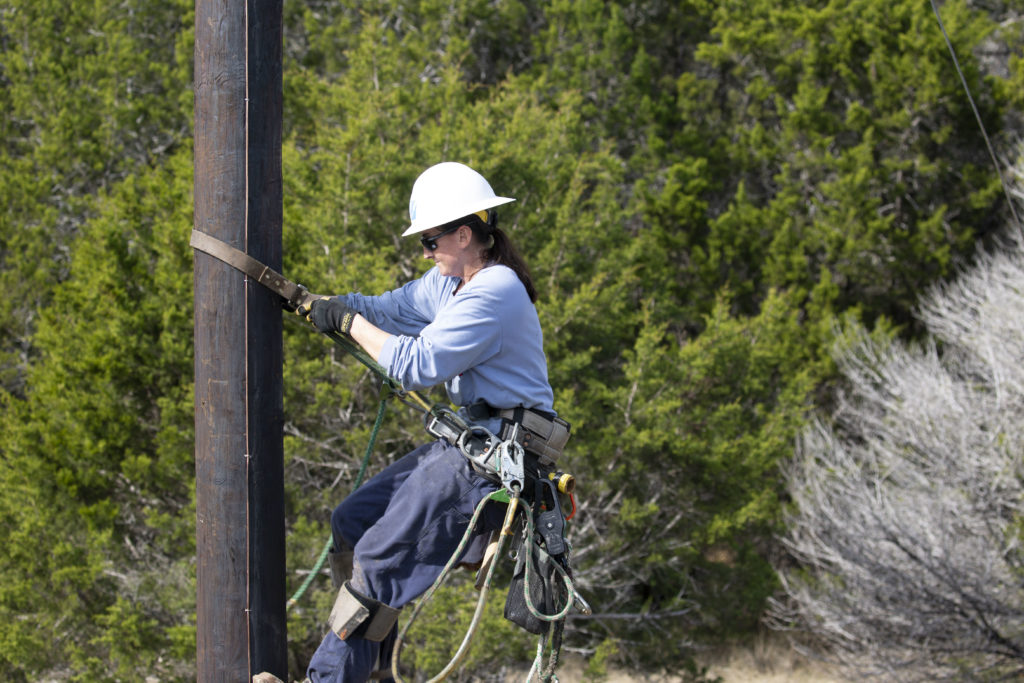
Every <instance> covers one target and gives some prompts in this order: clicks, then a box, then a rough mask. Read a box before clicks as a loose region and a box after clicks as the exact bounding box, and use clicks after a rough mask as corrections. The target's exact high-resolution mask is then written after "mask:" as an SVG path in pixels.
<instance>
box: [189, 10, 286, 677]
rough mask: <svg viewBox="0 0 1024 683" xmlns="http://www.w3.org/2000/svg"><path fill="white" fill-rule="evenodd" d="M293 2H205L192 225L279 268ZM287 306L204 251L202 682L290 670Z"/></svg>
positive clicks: (200, 286)
mask: <svg viewBox="0 0 1024 683" xmlns="http://www.w3.org/2000/svg"><path fill="white" fill-rule="evenodd" d="M281 6H282V0H242V1H241V2H239V1H237V0H236V1H234V2H231V1H229V0H196V19H195V26H196V37H195V228H196V229H197V230H199V231H202V232H205V233H207V234H208V235H211V236H213V237H216V238H217V239H220V240H222V241H224V242H227V243H228V244H230V245H231V246H234V247H235V248H237V249H240V250H242V251H244V252H246V253H248V254H250V255H251V256H253V257H254V258H256V259H258V260H260V261H262V262H263V263H266V264H267V265H269V266H271V267H272V268H274V269H276V270H278V271H280V269H281V213H282V209H281V204H282V189H281V100H282V94H281V90H282V87H281V40H282V38H281V35H282V34H281ZM281 335H282V319H281V305H280V302H279V300H278V299H277V297H276V296H275V295H273V294H272V293H270V292H269V291H267V290H265V289H264V288H263V287H262V286H260V285H259V284H257V283H255V282H252V281H251V280H248V279H247V278H246V277H245V276H244V275H242V274H241V273H240V272H238V271H236V270H234V269H233V268H231V267H230V266H228V265H226V264H224V263H222V262H220V261H218V260H217V259H215V258H213V257H211V256H208V255H206V254H204V253H201V252H198V251H197V252H196V253H195V404H196V422H195V427H196V556H197V557H196V561H197V567H196V572H197V581H198V589H197V595H196V620H197V624H196V627H197V636H196V644H197V670H198V681H200V683H212V682H215V681H216V682H220V681H225V682H230V683H239V682H240V681H249V680H251V678H252V676H253V675H254V674H255V673H259V672H261V671H269V672H271V673H273V674H275V675H277V676H278V677H279V678H281V679H284V680H286V679H287V668H288V666H287V637H286V631H285V570H284V567H285V549H284V484H283V468H284V465H283V422H284V418H283V399H282V395H283V391H282V341H281Z"/></svg>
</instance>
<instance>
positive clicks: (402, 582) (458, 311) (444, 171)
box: [300, 162, 568, 683]
mask: <svg viewBox="0 0 1024 683" xmlns="http://www.w3.org/2000/svg"><path fill="white" fill-rule="evenodd" d="M511 201H514V199H511V198H508V197H499V196H497V195H495V193H494V191H493V190H492V188H491V186H490V184H489V183H488V182H487V181H486V180H485V179H484V177H483V176H481V175H480V174H479V173H477V172H476V171H474V170H473V169H471V168H469V167H468V166H465V165H463V164H459V163H453V162H445V163H440V164H437V165H435V166H432V167H430V168H428V169H427V170H426V171H424V172H423V173H422V174H421V175H420V176H419V178H418V179H417V180H416V182H415V184H414V185H413V188H412V194H411V197H410V199H409V218H410V220H411V225H410V226H409V227H408V229H407V230H406V231H405V232H404V233H403V236H407V235H419V238H420V244H421V246H422V249H423V257H424V258H427V259H430V260H432V261H433V262H434V266H433V267H432V268H431V269H430V270H429V271H428V272H427V273H426V274H425V275H423V276H422V277H421V278H419V279H417V280H414V281H412V282H409V283H408V284H406V285H404V286H403V287H400V288H398V289H396V290H393V291H390V292H387V293H385V294H382V295H380V296H364V295H362V294H358V293H351V294H347V295H342V296H336V297H332V298H321V299H317V300H315V301H313V302H312V305H311V306H309V307H308V308H305V309H303V310H301V311H300V312H302V313H308V316H309V319H310V321H311V322H312V323H313V324H314V325H315V326H316V327H317V329H319V330H320V331H322V332H341V333H344V334H347V335H350V336H351V337H352V338H353V339H354V340H355V341H356V342H358V343H359V344H360V345H361V346H362V347H363V348H364V349H365V350H366V351H367V352H368V353H369V354H370V355H371V356H372V357H373V358H374V359H375V360H376V361H377V362H378V363H380V365H381V366H383V367H384V368H385V369H386V370H387V373H388V374H389V375H390V376H391V377H393V378H395V379H396V380H398V381H399V382H400V383H401V385H402V386H403V387H404V388H406V389H409V390H418V389H423V388H427V387H431V386H434V385H436V384H440V383H442V382H443V383H444V384H445V387H446V389H447V392H448V397H449V398H450V400H451V402H452V404H454V405H456V406H459V410H458V415H459V416H460V417H462V418H463V420H465V421H466V422H469V423H473V424H476V425H480V426H482V427H484V428H486V429H487V430H489V431H490V432H492V433H493V434H495V435H501V438H507V435H508V434H509V432H510V430H512V429H515V430H516V433H517V434H520V436H521V432H520V431H519V430H520V429H521V428H522V425H523V423H529V424H531V425H534V426H536V425H538V424H540V425H542V427H543V426H544V425H550V426H551V427H552V428H551V429H544V428H542V429H540V430H534V431H535V432H537V431H539V432H544V433H543V434H539V435H538V434H536V433H534V434H530V435H529V436H533V437H534V439H533V441H532V442H529V445H528V446H527V448H528V449H530V450H532V451H534V452H536V453H539V454H540V455H542V456H543V455H557V452H558V451H560V450H561V448H562V446H564V444H565V441H566V440H567V439H568V426H567V425H566V424H565V423H564V422H562V421H561V420H558V419H557V418H556V415H555V412H554V408H553V405H552V403H553V394H552V390H551V386H550V385H549V383H548V373H547V362H546V360H545V357H544V350H543V340H542V334H541V328H540V321H539V319H538V316H537V310H536V308H535V306H534V302H535V301H536V299H537V294H536V291H535V289H534V287H533V283H532V282H531V280H530V275H529V271H528V269H527V267H526V264H525V263H524V262H523V260H522V258H521V257H520V256H519V254H518V253H517V251H516V250H515V248H514V247H513V245H512V243H511V242H510V241H509V238H508V236H507V235H506V234H505V233H504V232H503V231H502V230H500V229H499V228H498V227H497V213H496V212H495V208H496V207H498V206H501V205H503V204H506V203H508V202H511ZM522 431H523V432H525V431H526V430H525V429H523V430H522ZM529 436H528V441H529ZM496 487H497V484H496V483H495V481H494V480H493V478H489V477H487V476H485V475H484V474H481V473H480V471H479V468H475V467H474V466H473V464H472V463H471V462H470V461H469V460H468V459H467V457H466V456H465V455H463V452H462V451H460V450H459V448H457V447H455V446H454V445H452V444H451V443H449V442H448V441H445V440H443V439H437V440H435V441H432V442H430V443H427V444H424V445H422V446H420V447H419V448H417V449H415V450H413V451H412V452H411V453H409V454H407V455H406V456H404V457H403V458H401V459H399V460H398V461H396V462H395V463H394V464H392V465H390V466H389V467H387V468H386V469H384V470H383V471H382V472H381V473H379V474H378V475H376V476H375V477H373V478H372V479H370V480H369V481H368V482H366V483H365V484H364V485H363V486H361V487H360V488H359V489H357V490H356V491H355V492H354V493H353V494H352V495H350V496H349V497H348V498H346V499H345V500H344V501H342V503H341V504H340V505H339V506H338V507H337V508H336V509H335V510H334V513H333V514H332V516H331V531H332V537H333V548H332V552H331V555H330V560H331V571H332V576H334V578H335V582H336V584H337V585H339V593H338V598H337V600H336V602H335V606H334V609H333V610H332V613H331V617H330V619H329V622H330V631H329V632H328V633H327V634H326V636H325V637H324V639H323V641H322V642H321V644H320V647H319V648H318V649H317V651H316V652H315V653H314V655H313V658H312V659H311V661H310V663H309V667H308V671H307V675H308V677H309V680H310V681H312V683H328V682H331V683H335V682H338V683H340V682H342V681H344V682H346V683H349V682H353V681H366V680H369V679H370V677H371V675H373V673H374V671H375V669H387V668H388V662H389V661H390V648H391V646H392V645H393V643H394V638H395V634H396V628H395V623H396V621H397V619H398V614H399V611H400V610H401V609H402V608H403V607H404V606H405V605H406V604H408V603H409V602H411V601H412V600H414V599H415V598H416V597H418V596H419V595H421V594H422V593H424V591H426V590H427V589H428V588H429V587H430V586H431V584H432V583H433V582H434V580H435V579H436V578H437V577H438V576H439V574H440V573H441V571H442V569H443V568H444V566H445V564H446V563H447V562H448V560H449V558H450V557H451V555H452V554H453V553H454V552H455V550H456V549H457V547H458V545H459V543H460V540H461V539H462V538H463V535H464V533H465V531H466V528H467V525H468V523H469V519H470V517H471V516H472V514H473V512H474V510H475V508H476V506H477V504H478V503H479V502H480V501H481V500H483V498H484V497H485V496H487V495H489V494H490V493H491V492H493V491H494V490H495V489H496ZM503 514H504V512H503V510H500V509H495V510H492V511H490V514H485V515H484V516H483V518H482V519H481V522H480V523H479V524H478V526H479V529H477V530H476V531H479V532H480V533H483V532H487V531H491V530H494V529H497V528H498V527H500V525H501V521H502V517H503ZM475 545H476V546H477V547H478V546H479V544H475ZM471 554H473V549H472V548H471V549H470V550H469V551H467V552H466V556H465V557H464V558H463V560H464V561H472V560H473V559H474V558H471V557H469V555H471ZM378 676H381V675H380V674H378ZM381 677H382V678H384V679H385V680H386V679H388V678H390V675H389V674H386V673H385V674H383V676H381Z"/></svg>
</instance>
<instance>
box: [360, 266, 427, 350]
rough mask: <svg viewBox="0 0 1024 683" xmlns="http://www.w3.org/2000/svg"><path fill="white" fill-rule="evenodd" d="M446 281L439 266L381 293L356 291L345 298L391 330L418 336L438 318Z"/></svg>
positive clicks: (364, 314)
mask: <svg viewBox="0 0 1024 683" xmlns="http://www.w3.org/2000/svg"><path fill="white" fill-rule="evenodd" d="M443 285H444V283H443V282H442V281H441V276H440V273H439V272H438V271H437V268H436V267H435V268H432V269H431V270H430V271H428V272H427V273H426V274H425V275H423V277H421V278H418V279H416V280H412V281H411V282H408V283H406V284H405V285H403V286H401V287H399V288H398V289H394V290H392V291H390V292H385V293H384V294H381V295H379V296H365V295H363V294H360V293H358V292H353V293H351V294H345V295H343V296H342V298H343V299H344V300H345V303H347V304H348V305H349V306H350V307H352V308H353V309H355V310H356V311H358V312H359V313H361V314H362V316H363V317H364V318H366V319H367V320H369V321H370V322H371V323H372V324H373V325H375V326H377V327H379V328H380V329H382V330H384V331H385V332H387V333H388V334H392V335H407V336H415V335H418V334H419V333H420V332H421V331H422V330H423V328H424V327H426V326H427V325H428V324H429V323H430V321H431V320H433V319H434V315H435V313H436V311H437V308H438V306H439V303H440V298H441V296H442V294H443V293H442V290H443Z"/></svg>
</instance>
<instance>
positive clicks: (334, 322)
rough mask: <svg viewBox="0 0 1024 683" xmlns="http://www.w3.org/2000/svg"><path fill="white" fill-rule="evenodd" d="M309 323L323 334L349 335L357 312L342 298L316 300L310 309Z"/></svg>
mask: <svg viewBox="0 0 1024 683" xmlns="http://www.w3.org/2000/svg"><path fill="white" fill-rule="evenodd" d="M308 317H309V321H310V322H311V323H313V325H314V326H315V327H316V329H318V330H320V331H321V332H341V333H342V334H348V333H349V330H351V329H352V321H353V320H354V319H355V317H356V311H355V310H354V309H352V308H349V306H348V304H346V303H345V302H344V301H342V300H341V299H340V298H338V297H335V298H333V299H316V300H315V301H313V303H312V304H310V307H309V316H308Z"/></svg>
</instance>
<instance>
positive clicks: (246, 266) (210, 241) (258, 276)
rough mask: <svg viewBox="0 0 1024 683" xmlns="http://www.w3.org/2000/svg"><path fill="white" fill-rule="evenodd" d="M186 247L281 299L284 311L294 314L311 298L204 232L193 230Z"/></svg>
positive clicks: (260, 264)
mask: <svg viewBox="0 0 1024 683" xmlns="http://www.w3.org/2000/svg"><path fill="white" fill-rule="evenodd" d="M189 246H191V247H192V248H194V249H198V250H199V251H201V252H203V253H204V254H209V255H210V256H212V257H214V258H215V259H219V260H221V261H223V262H224V263H226V264H228V265H229V266H231V267H232V268H234V269H236V270H240V271H242V272H243V273H245V274H246V275H248V276H249V277H250V278H252V279H253V280H255V281H256V282H258V283H260V284H261V285H263V286H264V287H266V288H267V289H269V290H270V291H272V292H274V293H275V294H277V295H278V296H279V297H281V298H282V299H284V300H285V306H286V307H287V308H288V310H291V311H294V310H295V309H296V308H298V307H299V306H301V305H302V304H304V303H306V302H307V300H308V299H310V298H311V295H310V293H309V290H307V289H306V288H305V287H303V286H302V285H298V284H295V283H294V282H292V281H291V280H289V279H288V278H286V277H285V276H284V275H281V273H279V272H277V271H276V270H274V269H273V268H271V267H270V266H268V265H265V264H263V263H260V262H259V261H258V260H256V259H254V258H253V257H252V256H249V255H248V254H246V253H245V252H244V251H241V250H240V249H235V248H234V247H232V246H231V245H230V244H228V243H226V242H222V241H221V240H219V239H217V238H216V237H211V236H210V235H207V234H206V233H205V232H200V231H198V230H195V229H193V230H192V239H191V240H189Z"/></svg>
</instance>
